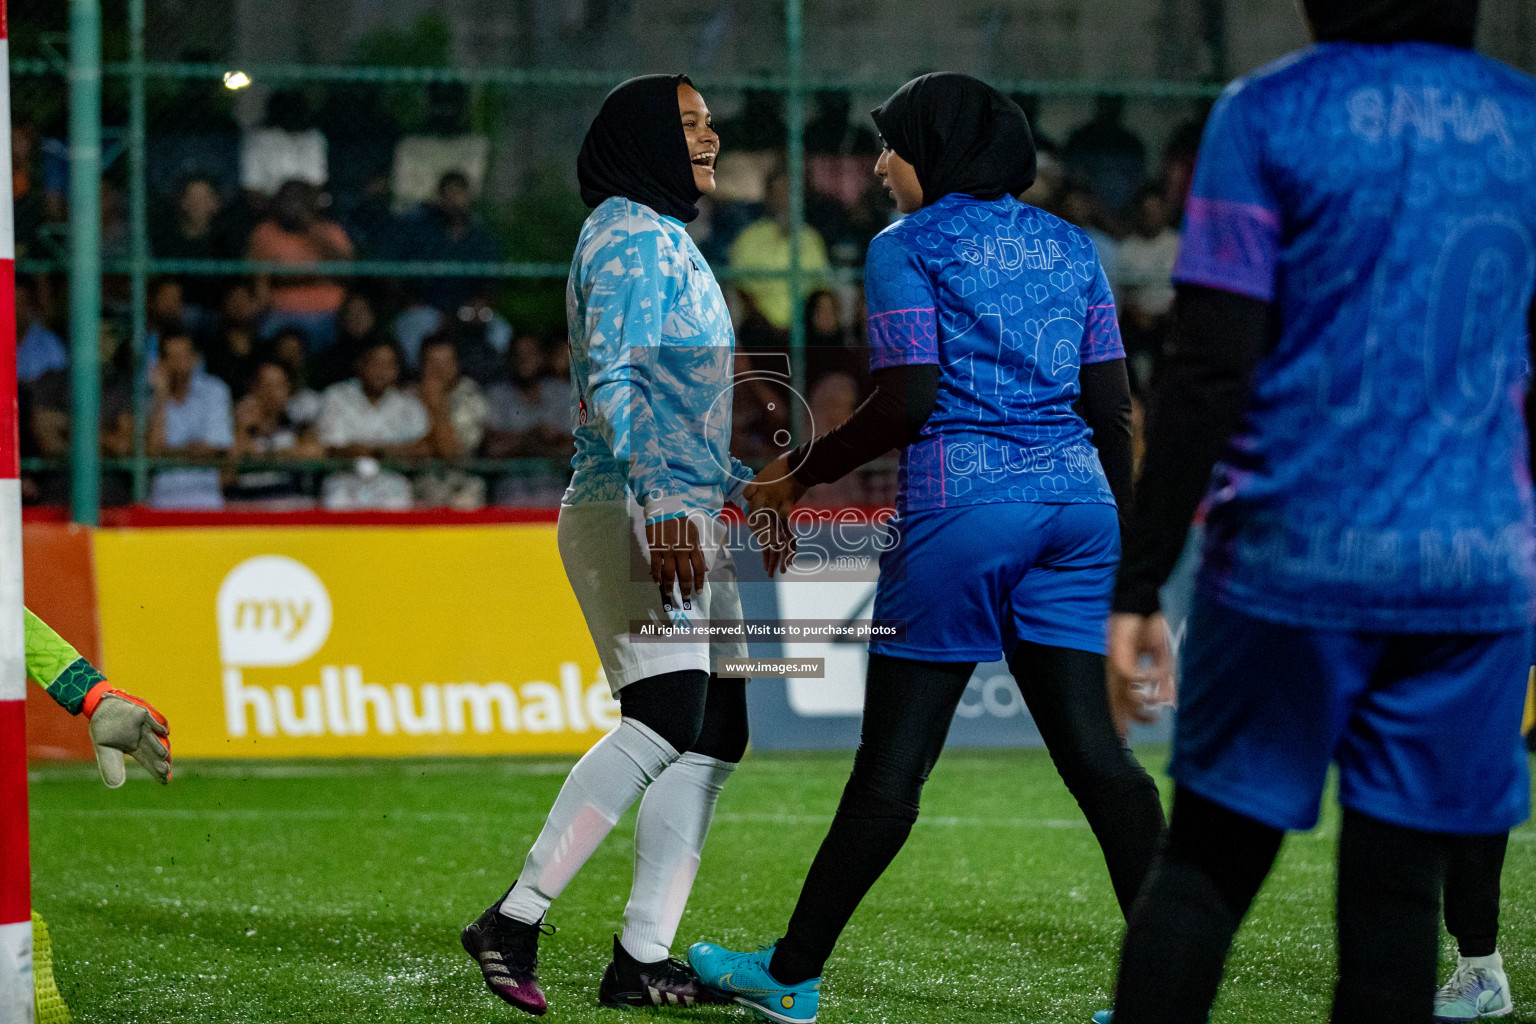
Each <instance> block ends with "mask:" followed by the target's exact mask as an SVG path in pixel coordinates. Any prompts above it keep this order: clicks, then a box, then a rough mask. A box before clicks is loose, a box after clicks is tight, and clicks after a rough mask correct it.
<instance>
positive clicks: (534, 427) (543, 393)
mask: <svg viewBox="0 0 1536 1024" xmlns="http://www.w3.org/2000/svg"><path fill="white" fill-rule="evenodd" d="M486 399H487V403H488V405H489V411H488V414H487V416H486V421H485V455H486V457H487V458H491V459H515V458H523V459H528V458H532V459H547V458H554V457H557V456H559V455H562V454H564V452H565V450H566V449H567V448H569V447H570V446H571V443H572V442H571V385H570V383H569V382H567V381H563V380H557V379H555V378H554V377H553V376H551V375H550V373H549V371H548V368H547V367H546V364H545V359H544V347H543V345H542V344H541V343H540V341H539V339H538V337H537V336H536V335H533V334H520V335H518V336H517V337H516V338H515V339H513V341H512V347H511V349H510V350H509V351H508V352H507V379H506V380H505V381H503V382H502V383H499V384H494V385H492V386H491V389H490V391H489V392H488V393H487V395H486Z"/></svg>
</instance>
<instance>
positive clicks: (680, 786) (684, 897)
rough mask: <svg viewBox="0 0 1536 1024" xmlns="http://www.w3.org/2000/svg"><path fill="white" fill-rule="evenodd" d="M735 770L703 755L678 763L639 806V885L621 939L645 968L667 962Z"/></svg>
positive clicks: (632, 893) (688, 756) (687, 756)
mask: <svg viewBox="0 0 1536 1024" xmlns="http://www.w3.org/2000/svg"><path fill="white" fill-rule="evenodd" d="M735 770H736V765H735V764H732V763H731V762H728V761H719V760H716V759H715V758H713V757H705V756H704V755H703V754H693V753H688V754H684V755H682V756H681V757H679V758H678V759H677V760H676V761H674V762H672V765H671V766H670V767H669V768H668V769H667V770H666V771H665V772H663V773H662V775H661V778H660V779H657V780H656V784H655V785H653V786H652V787H651V788H650V789H648V790H647V791H646V793H645V799H644V800H642V801H640V817H639V820H638V821H637V822H636V823H635V884H634V887H633V888H632V889H631V890H630V892H629V904H628V906H626V907H625V908H624V935H623V936H622V937H621V938H620V939H619V941H620V942H621V943H622V944H623V946H624V949H625V950H626V951H627V952H628V953H629V955H630V956H632V957H634V958H635V959H636V960H639V961H640V962H641V963H647V964H649V963H655V962H656V961H657V960H665V959H666V958H667V955H668V953H670V952H671V949H672V939H673V938H674V937H675V936H676V935H677V924H678V922H679V921H681V920H682V919H683V908H684V907H685V906H687V905H688V893H689V892H690V891H691V890H692V889H693V879H694V877H695V876H696V875H697V874H698V873H699V857H700V855H701V854H702V853H703V852H704V840H705V838H706V837H707V836H708V835H709V823H710V821H711V820H713V818H714V816H715V803H716V801H718V800H719V799H720V791H721V789H723V788H724V787H725V780H726V779H728V778H730V777H731V772H733V771H735Z"/></svg>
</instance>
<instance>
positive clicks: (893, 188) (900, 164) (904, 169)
mask: <svg viewBox="0 0 1536 1024" xmlns="http://www.w3.org/2000/svg"><path fill="white" fill-rule="evenodd" d="M875 174H876V175H877V176H878V177H879V178H880V184H881V185H883V186H885V190H886V192H888V193H890V196H891V198H892V199H894V200H896V209H898V210H900V211H901V212H902V213H916V212H917V211H918V210H921V209H922V208H923V186H922V184H921V183H920V182H919V181H918V180H917V168H915V167H913V166H912V165H911V164H909V163H907V162H906V161H905V160H903V159H902V158H901V156H900V155H899V154H898V153H897V152H896V151H895V150H894V149H892V148H891V147H889V146H887V147H885V149H884V150H882V151H881V153H880V159H879V160H876V161H875Z"/></svg>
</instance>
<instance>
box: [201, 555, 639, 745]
mask: <svg viewBox="0 0 1536 1024" xmlns="http://www.w3.org/2000/svg"><path fill="white" fill-rule="evenodd" d="M215 604H216V615H217V619H218V639H219V657H220V660H221V661H222V662H223V691H224V715H225V728H226V730H227V732H228V735H229V737H230V738H231V739H241V738H243V737H245V736H247V735H248V734H249V732H250V731H251V730H252V728H254V731H255V733H256V734H257V735H258V736H279V735H281V736H293V737H305V736H308V737H320V736H327V735H330V736H364V735H379V736H394V735H399V734H403V735H406V736H431V735H441V734H449V735H457V734H463V733H465V732H466V731H471V730H472V731H473V732H475V733H480V734H485V733H490V732H493V731H498V730H499V731H500V732H504V733H517V732H525V733H553V732H562V731H567V730H569V731H575V732H581V731H585V730H589V729H598V730H607V729H610V728H612V727H613V726H614V725H617V724H618V716H617V705H616V704H615V703H614V702H613V700H612V698H611V697H610V696H609V693H608V686H607V683H606V681H605V680H604V679H603V678H602V677H601V675H599V678H598V679H597V680H596V681H594V682H592V683H590V684H588V685H585V686H583V684H582V680H581V668H580V666H579V665H577V664H575V663H574V662H564V663H561V665H560V669H559V675H560V682H559V684H558V685H556V684H554V683H551V682H545V681H542V680H533V681H530V682H526V683H523V684H522V685H520V686H517V687H513V686H511V685H509V684H508V683H505V682H494V681H493V682H485V683H477V682H462V683H419V684H410V683H395V684H393V685H391V686H384V685H382V684H379V683H370V682H365V675H364V671H363V666H361V665H326V664H323V663H322V664H320V665H319V666H318V673H317V675H318V678H317V680H316V682H315V683H314V684H311V685H300V686H298V687H294V686H286V685H282V684H274V685H272V686H270V687H267V686H256V685H251V684H248V683H247V682H246V681H245V670H246V669H250V668H285V667H291V666H296V665H301V664H304V663H305V662H307V661H310V660H311V659H313V658H315V656H316V655H318V654H319V653H320V652H321V650H322V649H323V648H324V647H325V643H326V641H327V640H328V639H329V638H330V635H331V627H332V624H333V622H334V614H335V612H334V609H333V607H332V602H331V595H330V593H329V591H327V589H326V586H325V584H324V582H323V581H322V580H321V579H320V577H319V576H318V575H316V574H315V573H314V571H313V570H311V569H310V568H309V567H308V566H306V565H304V564H303V563H302V562H299V561H297V560H295V559H293V558H289V557H287V556H285V555H259V556H257V557H255V558H249V559H246V560H245V561H243V562H241V563H240V564H239V565H237V566H235V568H234V569H232V570H230V572H229V574H228V575H227V576H225V577H224V581H223V583H222V584H220V586H219V591H218V597H217V600H216V602H215ZM295 690H297V691H298V692H295Z"/></svg>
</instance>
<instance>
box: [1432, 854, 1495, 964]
mask: <svg viewBox="0 0 1536 1024" xmlns="http://www.w3.org/2000/svg"><path fill="white" fill-rule="evenodd" d="M1508 848H1509V833H1508V832H1499V833H1497V834H1496V835H1491V836H1457V837H1455V838H1453V839H1451V840H1450V845H1449V849H1448V851H1447V859H1446V864H1445V930H1446V931H1448V932H1450V933H1451V934H1452V935H1454V936H1455V937H1456V950H1457V952H1459V953H1460V954H1461V955H1462V956H1466V957H1472V956H1492V955H1493V954H1494V953H1495V952H1496V951H1497V950H1498V947H1499V876H1500V875H1501V874H1502V873H1503V872H1504V854H1505V851H1506V850H1507V849H1508Z"/></svg>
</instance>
